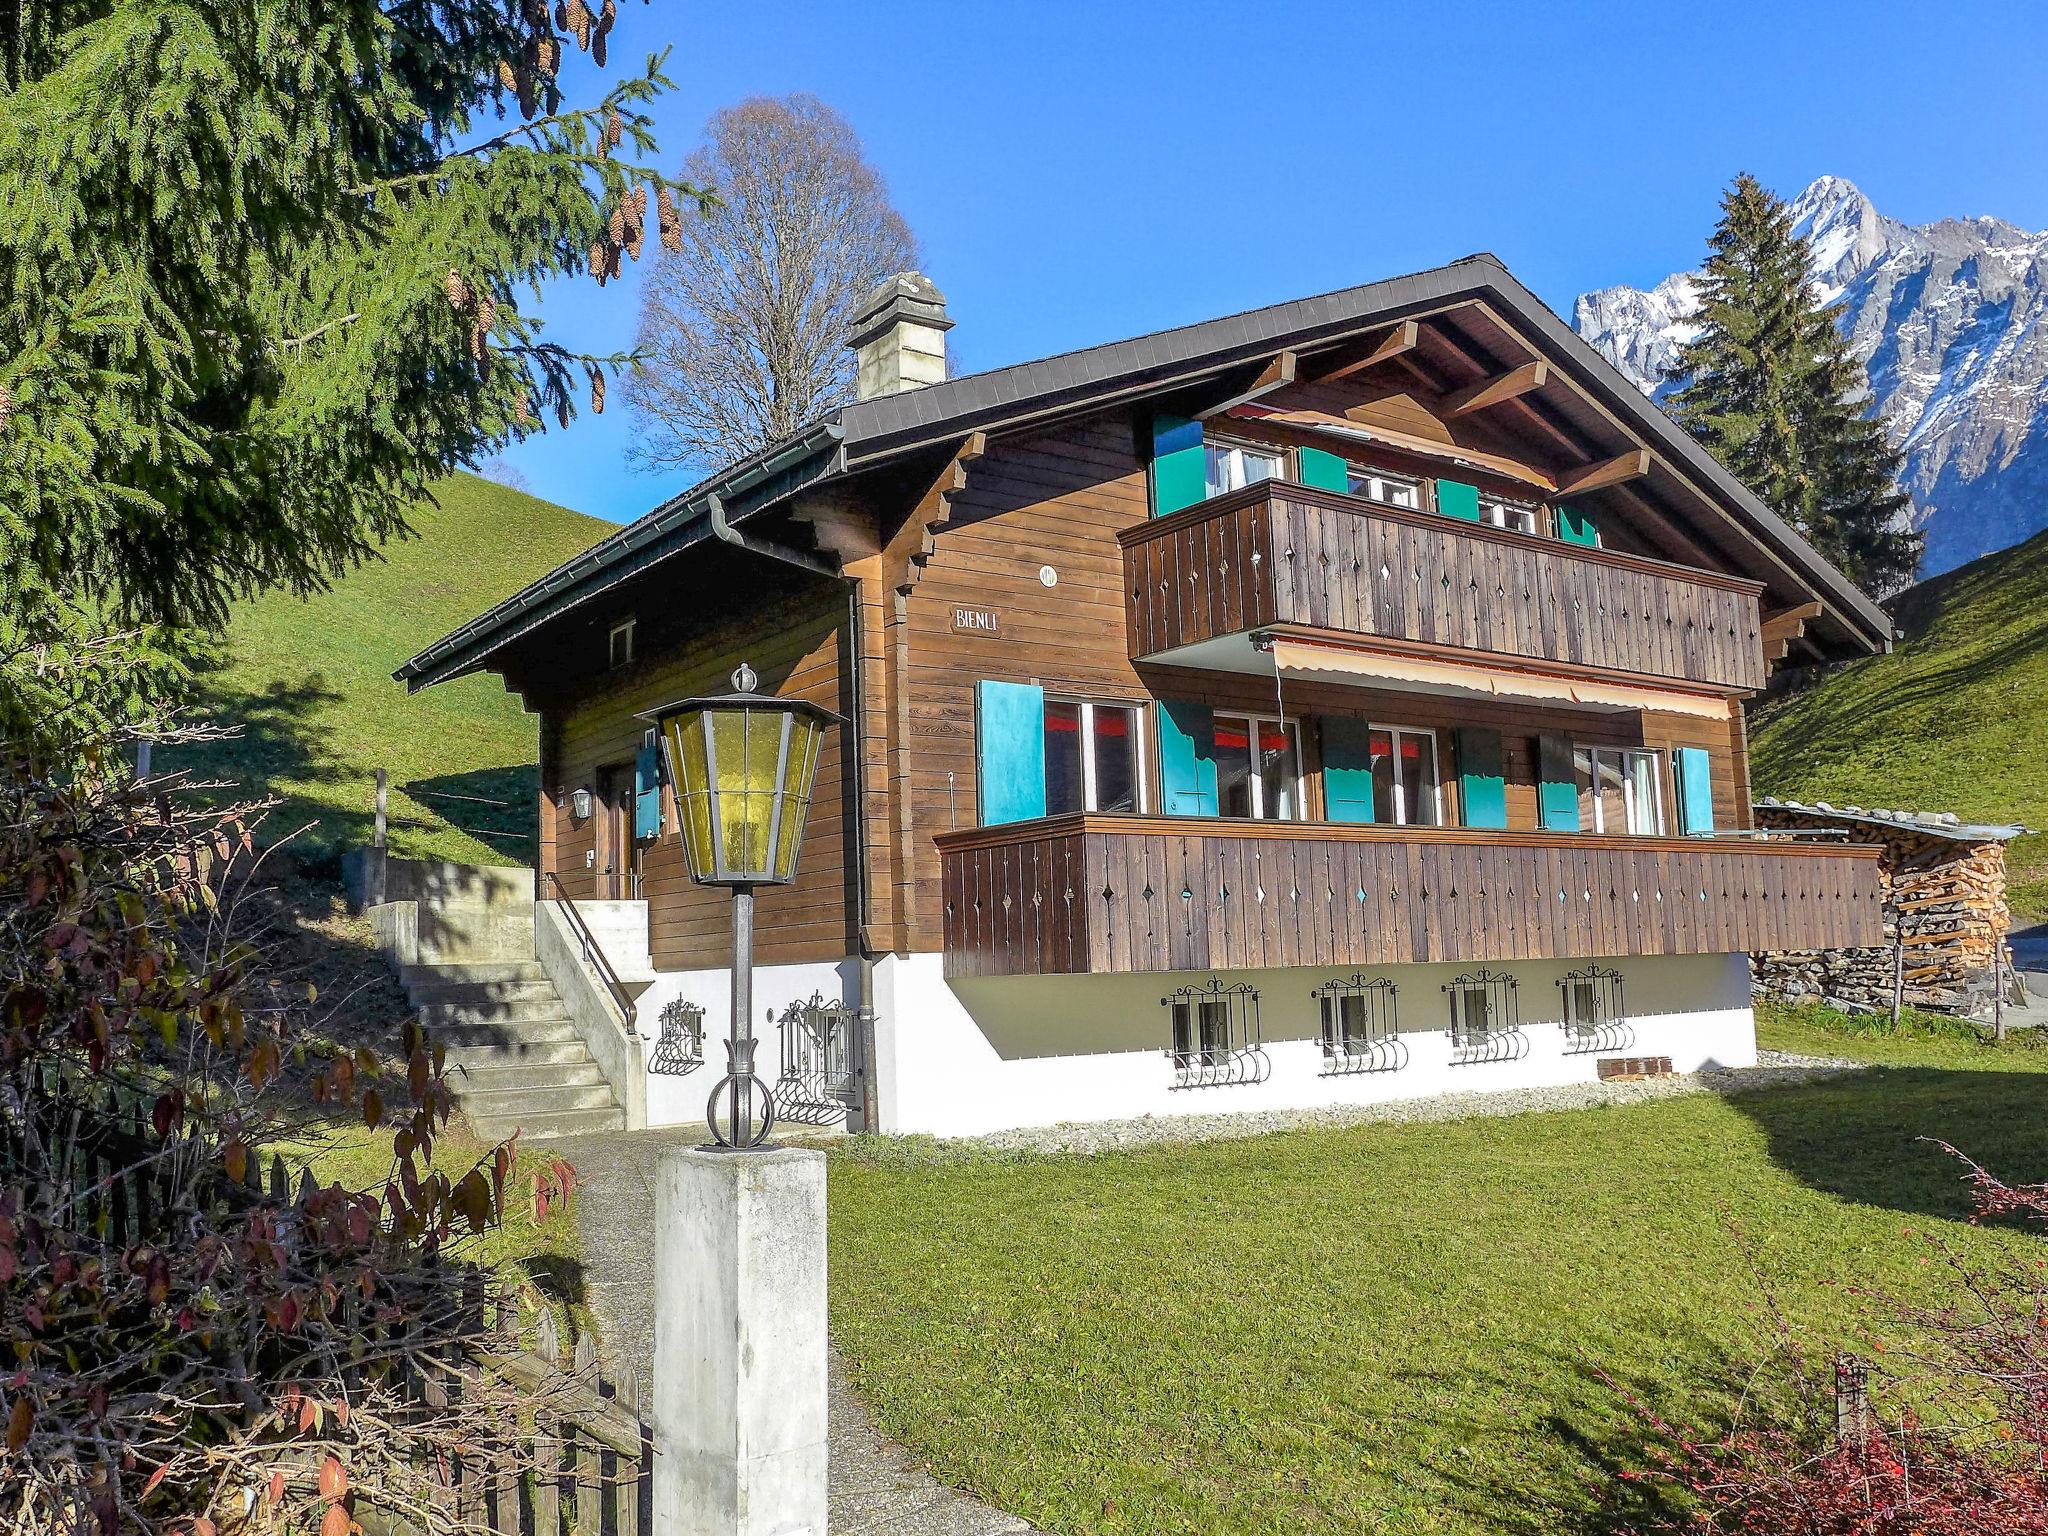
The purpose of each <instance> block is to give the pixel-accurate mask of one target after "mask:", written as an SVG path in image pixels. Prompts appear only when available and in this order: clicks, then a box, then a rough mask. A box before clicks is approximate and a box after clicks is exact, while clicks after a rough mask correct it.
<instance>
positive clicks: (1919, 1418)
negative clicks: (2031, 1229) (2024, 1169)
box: [1603, 1144, 2048, 1536]
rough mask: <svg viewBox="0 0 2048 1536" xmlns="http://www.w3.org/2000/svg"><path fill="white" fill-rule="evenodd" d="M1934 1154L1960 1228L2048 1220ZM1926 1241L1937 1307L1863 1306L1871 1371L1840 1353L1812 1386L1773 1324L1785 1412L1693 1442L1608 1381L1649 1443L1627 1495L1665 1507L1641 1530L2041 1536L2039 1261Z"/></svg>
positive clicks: (2037, 1197)
mask: <svg viewBox="0 0 2048 1536" xmlns="http://www.w3.org/2000/svg"><path fill="white" fill-rule="evenodd" d="M1942 1145H1944V1146H1945V1145H1946V1144H1942ZM1946 1150H1948V1151H1949V1152H1950V1153H1952V1154H1954V1155H1955V1156H1956V1157H1957V1158H1958V1159H1959V1160H1960V1162H1961V1163H1962V1165H1963V1167H1964V1169H1965V1179H1966V1182H1967V1184H1968V1186H1969V1189H1970V1193H1971V1197H1972V1201H1973V1205H1974V1210H1975V1215H1974V1218H1973V1219H1975V1220H1986V1219H1996V1220H2001V1221H2015V1220H2017V1221H2023V1222H2034V1223H2048V1185H2043V1184H2024V1185H2010V1184H2006V1183H2004V1182H2002V1181H2001V1180H1999V1179H1998V1178H1996V1177H1995V1176H1993V1175H1992V1174H1990V1173H1989V1172H1987V1171H1986V1170H1985V1169H1983V1168H1981V1167H1979V1166H1978V1165H1977V1164H1976V1163H1974V1162H1972V1161H1970V1160H1969V1159H1968V1158H1966V1157H1963V1156H1962V1154H1961V1153H1957V1152H1956V1151H1955V1149H1954V1148H1953V1147H1947V1148H1946ZM1929 1242H1930V1244H1931V1245H1932V1247H1933V1250H1934V1253H1933V1256H1934V1258H1935V1260H1936V1262H1938V1263H1939V1264H1940V1265H1941V1266H1942V1267H1943V1273H1944V1275H1945V1278H1946V1280H1947V1283H1948V1294H1949V1299H1948V1300H1947V1301H1945V1302H1944V1303H1943V1304H1942V1305H1939V1306H1933V1307H1930V1306H1926V1305H1908V1304H1905V1303H1901V1302H1898V1301H1896V1300H1894V1299H1890V1298H1886V1297H1878V1296H1874V1297H1871V1298H1870V1300H1871V1302H1872V1303H1873V1305H1875V1306H1877V1307H1879V1308H1880V1309H1881V1311H1882V1319H1881V1321H1882V1322H1883V1323H1884V1324H1885V1325H1886V1326H1885V1328H1884V1332H1885V1334H1886V1336H1887V1339H1888V1344H1887V1346H1886V1348H1885V1351H1884V1360H1885V1368H1884V1370H1883V1371H1882V1372H1879V1371H1878V1370H1877V1369H1876V1368H1875V1367H1873V1366H1871V1365H1870V1364H1868V1363H1867V1362H1865V1361H1862V1360H1857V1359H1854V1358H1852V1357H1848V1356H1843V1357H1841V1358H1840V1359H1838V1360H1837V1362H1836V1367H1835V1370H1834V1373H1833V1379H1832V1381H1827V1382H1823V1381H1822V1380H1821V1378H1820V1376H1819V1373H1817V1372H1815V1371H1814V1370H1813V1369H1812V1368H1811V1367H1810V1365H1809V1363H1808V1361H1807V1360H1806V1358H1805V1356H1804V1353H1803V1351H1802V1350H1801V1348H1800V1346H1799V1345H1798V1342H1797V1340H1796V1339H1795V1338H1794V1337H1793V1334H1792V1332H1791V1330H1790V1328H1789V1327H1788V1326H1787V1325H1786V1324H1785V1322H1784V1321H1783V1319H1782V1317H1779V1320H1778V1342H1779V1349H1778V1351H1777V1352H1776V1354H1775V1356H1774V1358H1773V1360H1772V1361H1771V1362H1769V1363H1768V1364H1769V1365H1774V1366H1776V1367H1777V1368H1778V1370H1779V1372H1780V1373H1781V1374H1782V1376H1783V1377H1784V1378H1785V1383H1784V1384H1785V1385H1786V1386H1788V1387H1789V1388H1790V1391H1789V1394H1787V1395H1788V1396H1789V1399H1790V1401H1791V1402H1792V1403H1793V1404H1795V1405H1796V1406H1795V1409H1794V1411H1793V1412H1791V1413H1789V1414H1785V1415H1783V1416H1781V1417H1777V1418H1761V1419H1752V1418H1751V1417H1748V1416H1745V1417H1744V1418H1743V1419H1740V1420H1738V1421H1737V1422H1736V1423H1735V1424H1734V1425H1733V1426H1731V1427H1730V1428H1728V1429H1726V1430H1725V1431H1723V1432H1721V1433H1720V1434H1718V1435H1705V1434H1700V1433H1695V1432H1692V1431H1688V1430H1685V1429H1682V1428H1680V1427H1677V1426H1674V1425H1672V1424H1671V1423H1669V1422H1667V1421H1666V1420H1665V1419H1664V1418H1662V1417H1660V1416H1659V1415H1658V1414H1656V1413H1655V1412H1653V1411H1652V1410H1651V1409H1650V1408H1649V1407H1648V1406H1647V1405H1646V1404H1644V1403H1643V1402H1642V1401H1641V1399H1640V1398H1638V1397H1636V1396H1635V1395H1634V1394H1633V1393H1630V1392H1628V1391H1627V1389H1626V1388H1623V1387H1621V1386H1620V1385H1619V1384H1618V1383H1615V1382H1614V1381H1613V1379H1612V1378H1611V1377H1607V1378H1605V1379H1607V1380H1608V1382H1609V1384H1610V1385H1612V1386H1615V1387H1616V1389H1617V1390H1619V1391H1621V1392H1622V1394H1623V1396H1624V1397H1626V1398H1627V1399H1628V1401H1629V1402H1630V1403H1631V1405H1632V1406H1633V1407H1634V1408H1635V1410H1636V1412H1637V1413H1638V1414H1639V1415H1640V1417H1641V1418H1642V1420H1643V1422H1644V1424H1645V1425H1646V1426H1647V1428H1648V1429H1649V1431H1650V1452H1649V1464H1648V1465H1647V1466H1646V1467H1644V1468H1643V1469H1641V1470H1639V1471H1632V1472H1625V1473H1623V1474H1622V1476H1623V1478H1624V1480H1625V1481H1626V1482H1627V1483H1629V1484H1631V1485H1632V1491H1638V1492H1640V1491H1648V1492H1651V1493H1653V1494H1654V1495H1657V1496H1658V1497H1657V1502H1658V1503H1659V1504H1660V1505H1661V1506H1662V1507H1664V1508H1666V1509H1669V1510H1671V1511H1673V1512H1672V1513H1670V1514H1668V1515H1666V1516H1665V1517H1663V1518H1662V1519H1660V1520H1657V1521H1656V1522H1655V1523H1654V1524H1653V1525H1652V1526H1650V1527H1649V1528H1651V1529H1656V1530H1662V1531H1676V1532H1686V1533H1690V1536H2048V1265H2044V1263H2043V1261H2042V1260H2041V1259H2039V1258H2035V1259H2031V1260H2026V1261H2022V1262H2016V1263H2008V1264H2005V1265H2003V1266H1997V1267H1988V1266H1986V1265H1984V1264H1983V1263H1981V1262H1978V1261H1974V1260H1969V1259H1966V1258H1965V1257H1964V1256H1963V1255H1961V1254H1959V1253H1957V1252H1956V1251H1955V1250H1954V1249H1953V1248H1952V1247H1950V1246H1948V1245H1946V1244H1943V1243H1941V1242H1940V1241H1939V1240H1938V1239H1935V1238H1932V1237H1930V1239H1929ZM1771 1311H1772V1313H1773V1315H1774V1316H1777V1315H1778V1314H1777V1310H1776V1307H1775V1305H1773V1306H1772V1308H1771ZM1768 1374H1770V1372H1769V1371H1768V1370H1767V1369H1766V1370H1764V1371H1761V1372H1760V1375H1768ZM1603 1376H1604V1373H1603ZM1769 1396H1770V1394H1758V1395H1757V1397H1755V1398H1752V1399H1750V1401H1752V1402H1754V1401H1758V1400H1761V1399H1764V1398H1768V1397H1769ZM1778 1400H1779V1401H1783V1400H1784V1398H1782V1397H1781V1398H1779V1399H1778ZM1762 1411H1764V1410H1751V1412H1752V1413H1756V1412H1762Z"/></svg>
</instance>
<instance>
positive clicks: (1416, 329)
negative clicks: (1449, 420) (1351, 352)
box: [1304, 320, 1422, 384]
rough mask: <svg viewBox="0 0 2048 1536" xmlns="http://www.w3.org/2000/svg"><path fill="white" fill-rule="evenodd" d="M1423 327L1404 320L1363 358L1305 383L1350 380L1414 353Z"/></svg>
mask: <svg viewBox="0 0 2048 1536" xmlns="http://www.w3.org/2000/svg"><path fill="white" fill-rule="evenodd" d="M1421 336H1422V327H1421V326H1420V324H1418V323H1417V322H1416V321H1413V320H1403V321H1402V322H1401V323H1400V324H1399V325H1397V326H1395V327H1394V328H1393V329H1392V330H1391V331H1389V332H1387V334H1386V335H1384V336H1382V337H1381V338H1380V339H1379V340H1378V341H1377V342H1375V343H1374V344H1373V346H1372V348H1371V350H1369V351H1367V352H1366V353H1365V354H1364V355H1363V356H1359V357H1353V358H1352V359H1351V360H1350V361H1349V362H1345V363H1339V364H1338V365H1337V366H1336V367H1334V368H1331V369H1328V370H1326V371H1320V372H1317V373H1313V374H1311V375H1309V376H1308V378H1307V379H1306V380H1305V381H1304V382H1306V383H1310V384H1328V383H1330V382H1331V381H1332V380H1334V379H1348V378H1350V377H1351V375H1352V374H1354V373H1363V372H1365V370H1366V369H1368V368H1377V367H1378V366H1379V365H1380V364H1381V363H1390V362H1392V361H1393V360H1394V359H1395V358H1397V357H1400V356H1402V355H1403V354H1405V353H1409V352H1413V351H1414V350H1415V347H1416V343H1417V342H1418V341H1419V340H1420V339H1421Z"/></svg>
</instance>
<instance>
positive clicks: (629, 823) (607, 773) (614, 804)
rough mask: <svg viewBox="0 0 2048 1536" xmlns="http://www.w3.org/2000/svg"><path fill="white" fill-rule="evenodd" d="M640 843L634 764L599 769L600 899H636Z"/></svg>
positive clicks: (598, 865) (638, 891) (598, 872)
mask: <svg viewBox="0 0 2048 1536" xmlns="http://www.w3.org/2000/svg"><path fill="white" fill-rule="evenodd" d="M639 897H640V845H639V843H638V842H636V841H635V840H634V837H633V765H632V764H631V763H614V764H612V765H611V766H610V767H607V768H600V769H598V771H597V899H598V900H599V901H637V900H638V899H639Z"/></svg>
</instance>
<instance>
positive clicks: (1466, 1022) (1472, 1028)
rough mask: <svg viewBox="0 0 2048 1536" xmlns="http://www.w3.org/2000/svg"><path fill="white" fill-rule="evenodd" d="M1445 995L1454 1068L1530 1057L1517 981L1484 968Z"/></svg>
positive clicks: (1447, 989)
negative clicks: (1448, 1009) (1447, 1005)
mask: <svg viewBox="0 0 2048 1536" xmlns="http://www.w3.org/2000/svg"><path fill="white" fill-rule="evenodd" d="M1444 995H1445V998H1446V999H1447V1000H1448V1002H1449V1006H1450V1035H1451V1065H1452V1066H1454V1067H1463V1066H1480V1065H1485V1064H1487V1063H1492V1062H1502V1061H1520V1060H1521V1059H1522V1058H1523V1057H1524V1056H1526V1055H1528V1054H1529V1037H1528V1036H1527V1035H1525V1034H1523V1033H1522V1011H1521V1000H1520V995H1519V986H1518V983H1517V982H1516V981H1515V978H1514V977H1512V976H1510V975H1507V974H1506V973H1505V972H1501V971H1489V970H1485V969H1483V968H1482V969H1480V970H1477V971H1472V972H1469V973H1468V974H1466V975H1463V976H1460V977H1457V978H1456V979H1455V980H1453V981H1452V982H1451V983H1450V984H1449V985H1448V986H1446V987H1445V988H1444Z"/></svg>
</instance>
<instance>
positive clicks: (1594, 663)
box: [1118, 480, 1766, 692]
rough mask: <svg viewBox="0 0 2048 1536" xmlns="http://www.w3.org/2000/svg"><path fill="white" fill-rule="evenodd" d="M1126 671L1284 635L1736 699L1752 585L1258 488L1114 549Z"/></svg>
mask: <svg viewBox="0 0 2048 1536" xmlns="http://www.w3.org/2000/svg"><path fill="white" fill-rule="evenodd" d="M1118 538H1119V540H1120V541H1121V543H1122V544H1123V548H1124V574H1125V604H1126V615H1127V619H1128V631H1129V636H1130V653H1131V656H1132V657H1133V658H1134V659H1145V658H1150V659H1155V660H1168V661H1175V660H1185V661H1188V662H1190V663H1191V664H1197V665H1199V664H1200V662H1199V659H1198V656H1197V657H1177V656H1176V655H1175V654H1174V653H1176V652H1181V651H1183V650H1184V648H1185V647H1188V646H1194V645H1199V644H1201V643H1202V642H1204V641H1210V640H1217V639H1221V638H1223V637H1225V636H1230V635H1239V634H1246V633H1250V632H1252V631H1256V630H1264V629H1272V628H1280V629H1283V630H1284V629H1286V628H1289V627H1299V628H1302V629H1312V630H1323V631H1331V632H1336V633H1340V634H1347V635H1359V636H1368V637H1373V638H1375V639H1378V640H1382V641H1385V642H1388V643H1389V644H1391V645H1394V646H1397V647H1420V648H1423V649H1426V650H1428V651H1430V652H1433V653H1435V654H1439V655H1443V654H1449V655H1455V656H1464V657H1469V658H1471V659H1475V660H1483V659H1485V658H1488V657H1505V658H1513V659H1516V660H1520V661H1524V662H1533V663H1538V664H1545V665H1549V666H1552V667H1556V668H1558V669H1561V670H1565V671H1568V672H1569V671H1583V672H1585V673H1588V674H1594V675H1624V676H1629V677H1637V678H1655V679H1666V680H1672V681H1678V682H1682V683H1688V684H1692V685H1694V686H1696V687H1702V688H1711V689H1725V690H1727V691H1729V692H1745V691H1748V690H1752V689H1757V688H1761V687H1763V686H1764V682H1765V679H1766V662H1765V658H1764V647H1763V621H1762V616H1761V613H1760V611H1759V608H1758V597H1759V594H1760V593H1761V592H1762V590H1763V588H1762V586H1761V585H1760V584H1759V583H1757V582H1754V581H1748V580H1745V579H1743V578H1741V577H1735V576H1726V575H1722V574H1721V573H1719V572H1716V571H1704V570H1695V569H1692V568H1691V567H1688V566H1682V565H1673V564H1670V563H1669V562H1666V561H1662V560H1651V559H1646V558H1644V557H1642V556H1639V555H1630V554H1623V553H1621V552H1619V551H1615V550H1604V549H1589V548H1585V547H1582V546H1580V545H1576V544H1565V543H1560V542H1558V541H1557V540H1555V539H1549V538H1543V537H1538V536H1535V535H1532V534H1525V533H1517V532H1513V531H1510V530H1507V529H1502V528H1494V527H1492V526H1490V525H1488V524H1482V523H1468V522H1462V521H1460V520H1458V519H1456V518H1451V517H1443V516H1439V515H1438V514H1436V513H1433V512H1412V511H1407V510H1403V509H1401V508H1396V507H1386V506H1381V505H1379V504H1378V503H1376V502H1371V501H1367V500H1365V499H1364V498H1362V497H1358V496H1347V495H1344V494H1342V493H1340V492H1336V491H1325V490H1318V489H1315V488H1314V487H1311V486H1302V485H1295V484H1292V483H1290V482H1286V481H1278V480H1266V481H1261V482H1260V483H1258V484H1256V485H1251V486H1247V487H1245V488H1244V489H1243V490H1239V491H1232V492H1230V493H1228V494H1226V495H1222V496H1217V497H1214V498H1213V499H1211V500H1209V501H1205V502H1203V503H1201V504H1200V505H1198V506H1193V507H1189V508H1187V509H1186V510H1184V511H1181V512H1176V513H1174V514H1173V515H1172V516H1171V517H1163V518H1159V519H1157V520H1155V521H1153V522H1149V523H1144V524H1141V525H1139V526H1138V527H1136V528H1130V529H1126V530H1125V531H1124V532H1122V533H1121V534H1119V535H1118Z"/></svg>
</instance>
